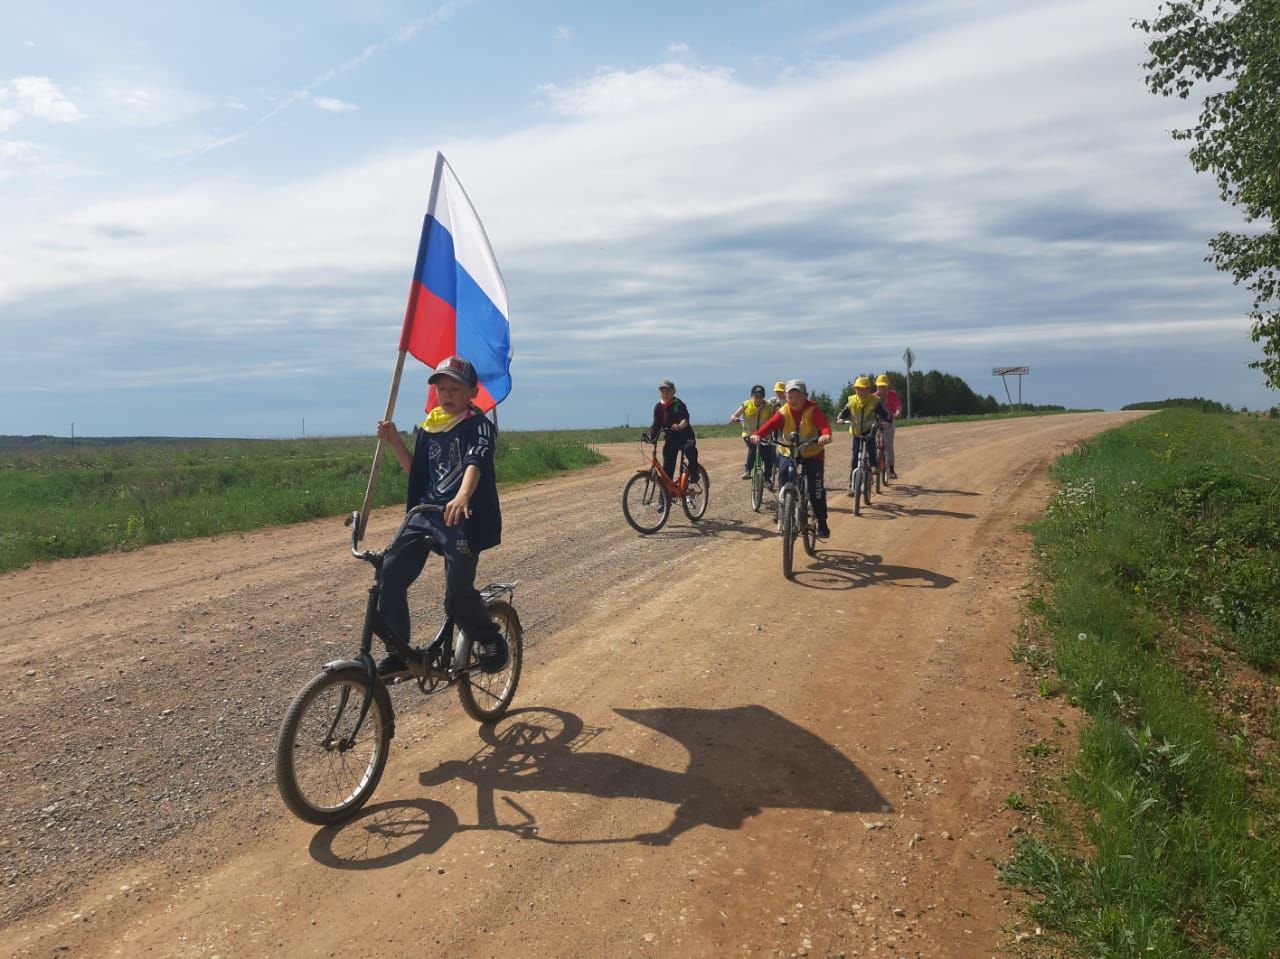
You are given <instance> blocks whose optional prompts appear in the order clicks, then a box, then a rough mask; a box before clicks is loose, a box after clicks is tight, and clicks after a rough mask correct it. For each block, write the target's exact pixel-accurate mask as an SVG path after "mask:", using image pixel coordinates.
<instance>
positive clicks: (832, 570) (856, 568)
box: [791, 548, 956, 589]
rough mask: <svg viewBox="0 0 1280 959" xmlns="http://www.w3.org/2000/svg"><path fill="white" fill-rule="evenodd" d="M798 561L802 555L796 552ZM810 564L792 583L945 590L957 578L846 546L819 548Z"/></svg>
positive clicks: (828, 587)
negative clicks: (891, 562) (890, 560)
mask: <svg viewBox="0 0 1280 959" xmlns="http://www.w3.org/2000/svg"><path fill="white" fill-rule="evenodd" d="M796 559H797V562H800V560H801V557H800V556H799V555H797V557H796ZM815 559H816V560H817V562H815V563H813V564H812V565H811V566H807V567H805V566H800V567H799V568H797V569H796V570H795V572H794V573H793V574H792V577H791V578H792V582H795V583H798V584H800V585H801V586H804V587H807V588H809V589H862V588H863V587H866V586H877V585H880V584H885V585H889V586H896V587H899V588H901V589H946V588H947V587H948V586H952V585H954V584H955V582H956V580H955V578H954V577H951V576H947V575H945V574H943V573H936V572H934V571H933V570H929V569H920V568H918V567H915V566H891V565H889V564H887V563H885V562H884V557H882V556H878V555H875V554H873V553H856V552H853V551H851V550H844V549H822V548H819V550H818V555H817V556H816V557H815Z"/></svg>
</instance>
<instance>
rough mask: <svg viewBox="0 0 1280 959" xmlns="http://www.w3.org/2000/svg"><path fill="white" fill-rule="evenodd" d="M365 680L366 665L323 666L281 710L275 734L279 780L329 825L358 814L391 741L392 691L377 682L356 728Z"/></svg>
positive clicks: (293, 807) (287, 796) (301, 809)
mask: <svg viewBox="0 0 1280 959" xmlns="http://www.w3.org/2000/svg"><path fill="white" fill-rule="evenodd" d="M368 688H369V676H368V674H367V673H366V672H365V670H364V667H362V666H347V667H345V668H342V669H338V670H336V671H335V672H332V673H321V674H320V675H319V676H317V677H316V678H315V679H313V680H311V682H309V683H307V685H306V686H304V687H303V688H302V692H300V693H298V696H297V698H296V699H294V701H293V702H292V704H290V706H289V709H288V711H287V712H286V713H285V715H284V722H283V723H282V724H281V726H280V732H279V734H278V735H277V736H276V787H277V788H278V789H279V790H280V798H281V799H283V800H284V804H285V805H286V806H288V807H289V810H290V812H292V813H293V814H294V815H295V816H297V817H298V818H299V819H301V820H303V821H304V822H309V823H315V824H316V825H317V826H328V825H331V824H333V823H336V822H341V821H342V820H344V819H347V818H349V817H351V816H353V815H355V813H356V812H357V811H358V810H359V809H360V807H361V806H363V805H364V804H365V803H366V802H368V800H369V797H370V796H372V795H373V791H374V789H376V788H377V786H378V780H380V779H381V778H382V770H383V768H384V767H385V766H386V764H387V754H388V752H389V751H390V748H391V730H392V725H391V724H392V715H393V714H392V711H391V697H390V695H388V693H387V688H386V686H384V685H383V684H382V683H381V682H378V683H377V685H376V686H375V687H374V690H373V698H372V701H371V702H370V703H369V712H368V714H367V715H366V716H365V718H364V722H363V723H362V724H361V725H360V729H359V731H358V732H357V731H356V729H355V726H356V721H357V720H358V719H359V717H360V707H361V706H362V705H363V704H364V699H365V693H366V691H367V690H368Z"/></svg>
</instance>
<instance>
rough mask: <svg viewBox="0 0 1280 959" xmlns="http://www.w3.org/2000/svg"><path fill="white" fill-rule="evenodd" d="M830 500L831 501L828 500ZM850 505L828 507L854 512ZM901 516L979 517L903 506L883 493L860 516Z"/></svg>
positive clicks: (880, 517)
mask: <svg viewBox="0 0 1280 959" xmlns="http://www.w3.org/2000/svg"><path fill="white" fill-rule="evenodd" d="M828 502H830V501H828ZM849 503H850V505H849V506H848V507H847V508H845V507H841V506H837V505H835V504H834V503H833V504H832V505H831V506H828V507H827V508H828V509H830V510H831V511H832V512H836V513H848V514H849V515H852V514H853V505H852V503H853V501H852V500H850V501H849ZM899 516H945V517H947V518H948V519H977V515H976V514H974V513H957V512H954V511H953V510H949V509H928V508H926V507H920V506H903V505H902V504H901V503H895V502H893V500H888V499H885V498H884V494H883V493H879V494H877V495H876V498H875V499H874V500H872V501H871V502H870V503H868V504H867V505H866V506H864V507H862V513H861V515H860V516H859V518H860V519H861V518H862V517H866V518H867V519H873V520H874V519H879V520H886V519H895V518H897V517H899Z"/></svg>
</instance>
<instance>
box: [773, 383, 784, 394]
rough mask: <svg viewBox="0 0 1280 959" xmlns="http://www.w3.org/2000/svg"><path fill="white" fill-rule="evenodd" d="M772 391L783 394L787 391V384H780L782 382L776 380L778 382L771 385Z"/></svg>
mask: <svg viewBox="0 0 1280 959" xmlns="http://www.w3.org/2000/svg"><path fill="white" fill-rule="evenodd" d="M773 391H774V392H775V393H785V392H786V391H787V384H786V383H784V382H782V380H778V382H776V383H774V384H773Z"/></svg>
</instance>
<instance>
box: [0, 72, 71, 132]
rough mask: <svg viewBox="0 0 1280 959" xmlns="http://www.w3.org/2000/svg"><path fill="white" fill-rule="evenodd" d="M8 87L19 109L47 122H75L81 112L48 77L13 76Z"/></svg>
mask: <svg viewBox="0 0 1280 959" xmlns="http://www.w3.org/2000/svg"><path fill="white" fill-rule="evenodd" d="M8 89H9V90H10V91H11V92H12V95H13V100H14V103H15V104H16V106H17V107H18V109H19V110H21V111H22V112H23V113H24V114H26V115H27V116H30V117H34V118H36V119H38V120H46V121H48V122H49V123H75V122H76V121H78V120H81V119H83V114H81V112H80V110H79V109H78V108H77V107H76V105H75V104H74V103H72V102H71V101H70V100H69V99H68V98H67V96H66V95H65V94H64V93H63V92H62V90H61V88H59V86H58V85H57V84H56V83H54V82H53V81H52V80H50V79H49V78H48V77H14V78H13V79H12V80H10V81H9V86H8Z"/></svg>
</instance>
